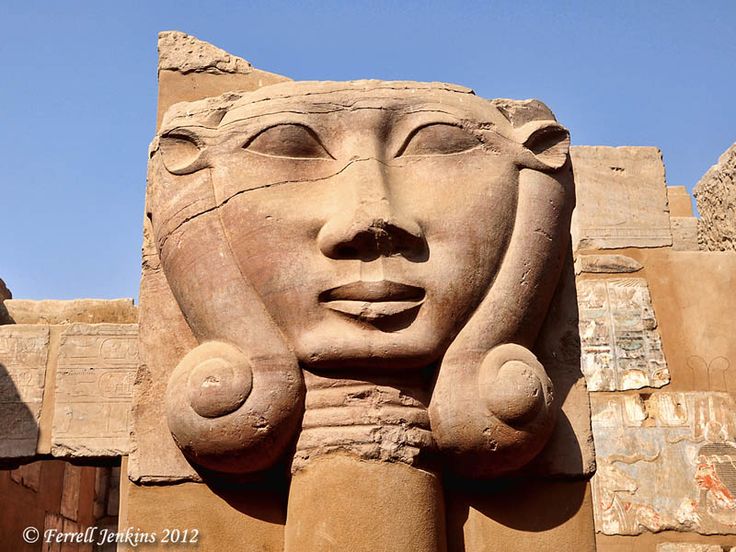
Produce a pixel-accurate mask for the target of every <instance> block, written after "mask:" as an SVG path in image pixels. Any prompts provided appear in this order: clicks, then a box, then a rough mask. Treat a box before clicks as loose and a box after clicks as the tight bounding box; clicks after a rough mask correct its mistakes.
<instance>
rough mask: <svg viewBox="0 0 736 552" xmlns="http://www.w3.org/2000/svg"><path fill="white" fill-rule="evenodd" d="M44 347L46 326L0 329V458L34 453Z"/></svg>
mask: <svg viewBox="0 0 736 552" xmlns="http://www.w3.org/2000/svg"><path fill="white" fill-rule="evenodd" d="M48 346H49V328H48V326H27V325H8V326H0V458H19V457H25V456H33V455H34V454H35V452H36V442H37V440H38V420H39V417H40V414H41V404H42V401H43V394H44V380H45V378H46V363H47V358H48Z"/></svg>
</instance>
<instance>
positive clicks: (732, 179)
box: [693, 144, 736, 251]
mask: <svg viewBox="0 0 736 552" xmlns="http://www.w3.org/2000/svg"><path fill="white" fill-rule="evenodd" d="M693 195H694V196H695V199H696V201H697V202H698V211H699V212H700V222H699V225H698V242H699V244H700V247H701V249H706V250H708V251H734V250H736V144H734V145H733V146H731V147H730V148H729V149H728V150H726V152H725V153H724V154H723V155H721V157H720V159H718V163H717V164H716V165H713V166H712V167H711V168H710V169H709V170H708V172H707V173H705V175H704V176H703V178H701V179H700V182H698V183H697V185H696V186H695V188H694V189H693Z"/></svg>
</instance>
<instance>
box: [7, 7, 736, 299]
mask: <svg viewBox="0 0 736 552" xmlns="http://www.w3.org/2000/svg"><path fill="white" fill-rule="evenodd" d="M735 26H736V1H735V0H722V1H719V0H708V1H705V2H703V1H686V0H680V1H665V0H659V1H654V0H651V1H646V0H638V1H627V0H625V1H622V0H616V1H610V0H606V1H597V0H580V1H577V2H565V1H562V0H556V1H541V0H540V1H536V2H523V1H518V0H517V1H503V2H499V1H486V2H472V1H465V2H442V3H440V2H421V3H420V2H411V1H405V2H370V3H368V2H366V3H363V4H360V5H359V4H358V3H357V2H335V1H331V0H323V1H321V2H299V3H298V2H292V3H286V2H279V1H270V2H256V1H250V2H247V1H240V2H218V1H215V0H210V1H203V2H194V1H188V0H178V1H169V0H156V1H147V2H134V1H124V2H105V1H101V0H99V1H96V2H91V1H90V2H75V1H65V2H34V1H30V0H29V1H27V2H11V1H9V0H0V32H1V37H2V39H1V40H0V60H2V62H3V67H2V69H1V71H2V77H1V80H0V146H1V151H2V154H3V159H4V163H3V168H2V171H0V208H1V211H0V278H2V279H4V280H5V281H6V283H7V284H8V287H9V288H10V289H11V290H12V291H13V293H14V296H15V297H18V298H32V299H41V298H49V299H51V298H55V299H69V298H76V297H100V298H112V297H137V295H138V284H139V273H140V244H141V221H142V216H143V196H144V190H145V170H146V148H147V146H148V143H149V141H150V139H151V137H152V135H153V132H154V124H155V107H156V106H155V103H156V35H157V32H158V31H160V30H171V29H174V30H181V31H185V32H187V33H190V34H193V35H195V36H197V37H199V38H201V39H203V40H206V41H209V42H212V43H214V44H215V45H217V46H219V47H221V48H224V49H225V50H227V51H229V52H232V53H234V54H237V55H240V56H241V57H244V58H245V59H247V60H249V61H250V62H251V63H253V65H255V66H256V67H258V68H261V69H264V70H267V71H272V72H276V73H281V74H283V75H286V76H289V77H291V78H294V79H305V80H306V79H309V80H313V79H332V80H346V79H356V78H382V79H406V80H424V81H430V80H433V81H447V82H456V83H460V84H464V85H466V86H470V87H472V88H474V89H475V91H476V92H477V93H478V94H479V95H482V96H485V97H509V98H529V97H535V98H539V99H541V100H542V101H544V102H545V103H546V104H547V105H549V106H550V107H551V108H552V110H553V111H554V112H555V114H556V115H557V117H558V119H559V120H560V121H561V122H562V123H563V124H565V125H566V126H567V127H568V128H570V130H571V132H572V137H573V142H574V143H575V144H588V145H596V144H602V145H654V146H658V147H660V148H661V149H662V151H663V153H664V159H665V163H666V168H667V180H668V183H669V184H684V185H686V186H688V188H691V187H692V186H693V185H694V184H695V183H696V182H697V180H698V179H699V178H700V177H701V176H702V174H703V173H704V172H705V171H706V170H707V169H708V168H709V167H710V166H711V165H712V164H714V163H715V162H716V161H717V159H718V156H719V155H720V154H721V153H722V152H723V151H724V150H725V149H726V148H727V147H728V146H730V145H731V144H732V143H733V142H734V141H736V37H735V36H736V35H735V34H734V27H735Z"/></svg>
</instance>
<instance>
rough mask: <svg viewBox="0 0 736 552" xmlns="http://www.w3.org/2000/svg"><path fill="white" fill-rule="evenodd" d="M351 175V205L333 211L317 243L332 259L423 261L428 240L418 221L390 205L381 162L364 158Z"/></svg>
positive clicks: (425, 257) (426, 255) (426, 254)
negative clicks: (403, 259) (404, 259)
mask: <svg viewBox="0 0 736 552" xmlns="http://www.w3.org/2000/svg"><path fill="white" fill-rule="evenodd" d="M359 164H360V165H363V166H362V167H360V170H356V171H354V172H353V174H352V175H346V176H347V178H350V179H351V181H352V186H350V187H351V188H352V191H353V194H354V197H353V199H352V205H350V206H348V208H347V209H343V210H341V211H340V212H338V213H335V214H334V215H333V216H332V217H331V218H330V219H329V220H328V221H327V222H326V223H325V225H324V226H323V227H322V229H321V230H320V232H319V235H318V236H317V242H318V245H319V248H320V250H321V251H322V253H323V254H324V255H325V256H327V257H329V258H331V259H352V260H361V261H372V260H374V259H377V258H378V257H390V256H395V255H401V256H403V257H405V258H407V259H409V260H414V261H422V260H426V259H427V257H428V249H427V243H426V240H425V238H424V234H423V232H422V229H421V227H420V226H419V224H418V223H417V222H416V221H415V220H413V219H412V218H411V217H410V216H407V215H405V214H404V213H402V212H401V210H400V209H398V208H397V207H396V206H395V205H393V204H392V202H391V199H390V196H389V191H388V187H387V186H386V182H385V174H384V172H383V168H382V166H381V164H380V163H378V162H377V161H373V160H366V161H363V162H360V163H359Z"/></svg>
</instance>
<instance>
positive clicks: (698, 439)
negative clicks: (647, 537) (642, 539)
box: [591, 392, 736, 535]
mask: <svg viewBox="0 0 736 552" xmlns="http://www.w3.org/2000/svg"><path fill="white" fill-rule="evenodd" d="M591 408H592V411H593V437H594V439H595V448H596V460H597V464H598V470H597V472H596V474H595V477H594V478H593V498H594V503H593V506H594V508H593V509H594V513H595V524H596V530H597V531H599V532H602V533H605V534H607V535H638V534H640V533H642V532H644V531H651V532H657V531H665V530H679V531H694V532H698V533H702V534H715V533H722V534H734V533H736V404H734V400H733V397H732V396H731V395H729V394H727V393H705V392H690V393H665V392H656V393H654V394H651V395H649V394H645V395H609V394H604V395H598V394H593V395H591Z"/></svg>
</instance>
